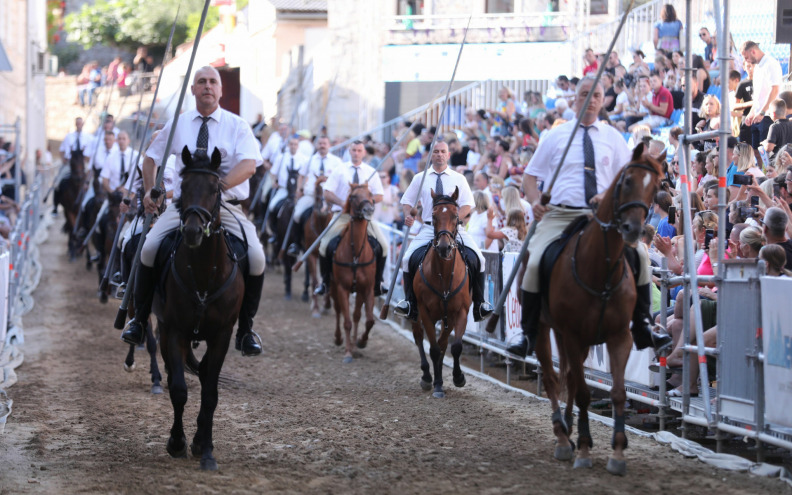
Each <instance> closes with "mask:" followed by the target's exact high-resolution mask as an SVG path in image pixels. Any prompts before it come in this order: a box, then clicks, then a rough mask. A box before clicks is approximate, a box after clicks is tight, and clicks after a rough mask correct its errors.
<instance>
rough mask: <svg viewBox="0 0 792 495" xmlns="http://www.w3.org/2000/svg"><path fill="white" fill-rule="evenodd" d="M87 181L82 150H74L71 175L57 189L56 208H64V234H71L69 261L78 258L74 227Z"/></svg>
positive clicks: (70, 162) (70, 165) (70, 163)
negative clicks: (84, 184)
mask: <svg viewBox="0 0 792 495" xmlns="http://www.w3.org/2000/svg"><path fill="white" fill-rule="evenodd" d="M84 181H85V158H84V156H83V154H82V151H81V150H73V151H72V154H71V158H69V175H68V176H67V177H64V178H63V179H61V181H60V183H59V184H58V187H57V188H56V189H55V196H54V201H55V208H57V206H58V205H61V206H62V207H63V216H64V218H65V222H64V225H63V230H64V232H67V233H68V234H69V241H68V248H69V259H70V260H74V259H75V258H76V257H77V250H78V248H79V246H78V240H77V238H76V236H75V235H74V225H75V223H77V216H78V215H79V212H80V199H81V198H82V195H81V191H82V187H83V182H84Z"/></svg>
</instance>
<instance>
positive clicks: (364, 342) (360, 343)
mask: <svg viewBox="0 0 792 495" xmlns="http://www.w3.org/2000/svg"><path fill="white" fill-rule="evenodd" d="M367 345H368V340H358V341H357V346H358V349H365V348H366V346H367Z"/></svg>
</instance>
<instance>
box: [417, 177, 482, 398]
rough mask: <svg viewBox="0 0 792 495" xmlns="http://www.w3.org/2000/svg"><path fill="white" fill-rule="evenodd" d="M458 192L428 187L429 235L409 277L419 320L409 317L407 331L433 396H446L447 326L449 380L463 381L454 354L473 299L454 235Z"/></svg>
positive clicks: (458, 352) (423, 384) (458, 351)
mask: <svg viewBox="0 0 792 495" xmlns="http://www.w3.org/2000/svg"><path fill="white" fill-rule="evenodd" d="M458 197H459V188H454V194H452V195H451V196H444V195H442V194H441V195H435V193H434V191H432V226H433V227H434V239H433V240H432V243H431V244H430V245H429V248H428V250H427V251H426V252H425V255H424V258H423V261H422V262H421V264H420V266H419V268H418V274H419V275H420V277H414V278H413V290H414V291H415V299H416V300H417V301H418V321H417V322H415V323H413V325H412V331H413V338H414V339H415V345H417V346H418V352H420V354H421V369H422V370H423V376H422V377H421V388H422V389H424V390H429V389H430V388H432V385H434V392H433V393H432V395H433V396H434V397H436V398H438V399H442V398H443V397H445V392H444V391H443V356H445V351H446V348H447V347H448V337H449V335H451V331H453V332H454V343H453V344H452V345H451V355H452V356H453V357H454V369H453V372H452V374H453V377H454V385H455V386H457V387H464V386H465V375H464V374H463V373H462V369H461V368H460V366H459V357H460V356H461V355H462V336H463V335H465V327H466V326H467V315H468V310H469V309H470V304H471V303H472V299H471V296H470V289H469V288H470V274H469V273H468V271H467V265H465V260H464V258H463V257H462V253H461V252H460V247H459V246H458V245H457V240H456V239H457V229H458V228H459V213H458V208H459V207H458V205H457V202H456V200H457V198H458ZM438 321H441V322H442V324H443V326H442V329H441V332H440V338H439V339H438V338H437V335H436V332H435V323H436V322H438ZM424 332H426V338H427V339H428V340H429V355H430V357H431V358H432V366H433V368H434V382H432V375H431V373H430V372H429V363H428V361H427V360H426V352H425V351H424V346H423V338H424Z"/></svg>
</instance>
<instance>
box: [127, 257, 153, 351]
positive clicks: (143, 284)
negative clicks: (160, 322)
mask: <svg viewBox="0 0 792 495" xmlns="http://www.w3.org/2000/svg"><path fill="white" fill-rule="evenodd" d="M156 288H157V270H156V269H154V268H149V267H147V266H146V265H144V264H143V263H140V264H138V269H137V272H136V273H135V288H134V290H135V294H134V295H135V317H134V318H132V319H131V320H129V323H128V324H127V327H126V328H125V329H124V332H123V333H122V334H121V340H123V341H124V342H126V343H127V344H132V345H143V341H144V339H145V336H146V325H147V324H148V319H149V314H150V313H151V303H152V301H154V291H155V289H156Z"/></svg>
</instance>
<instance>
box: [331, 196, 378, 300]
mask: <svg viewBox="0 0 792 495" xmlns="http://www.w3.org/2000/svg"><path fill="white" fill-rule="evenodd" d="M351 199H352V195H351V191H350V200H351ZM365 202H369V201H368V200H364V201H361V202H360V203H358V205H357V210H360V209H362V207H361V205H362V204H363V203H365ZM350 215H351V213H350ZM355 220H363V221H364V222H366V225H365V229H364V231H363V232H364V236H363V242H361V243H360V249H359V250H358V253H357V254H355V233H354V232H353V231H352V223H353V222H354V221H355ZM368 224H369V220H367V219H366V218H365V217H364V216H362V215H359V214H358V212H356V216H354V217H352V221H350V223H349V240H350V244H351V248H352V262H351V263H347V262H344V261H338V260H337V259H336V254H338V251H337V250H336V251H335V252H334V253H333V260H332V261H333V264H336V265H339V266H344V267H347V268H351V269H352V288H351V289H350V292H355V289H356V287H355V286H356V284H357V269H358V268H360V267H363V266H368V265H370V264H372V263H374V261H376V256H375V255H374V252H373V251H372V253H371V259H370V260H368V261H366V262H364V263H361V262H360V256H361V255H362V254H363V249H365V247H366V242H367V241H368Z"/></svg>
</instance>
